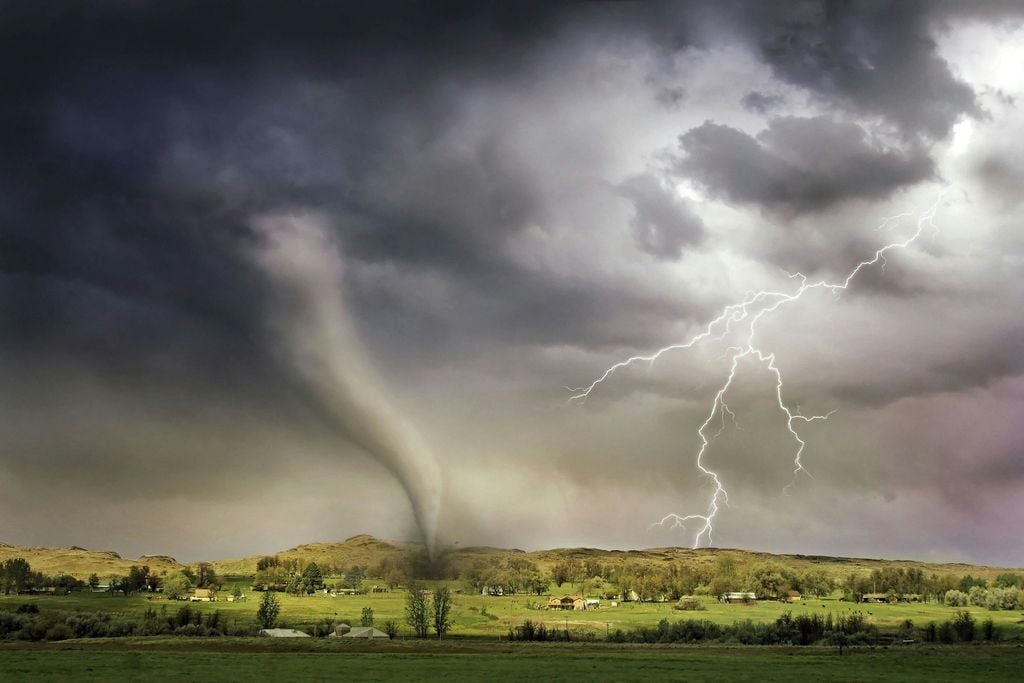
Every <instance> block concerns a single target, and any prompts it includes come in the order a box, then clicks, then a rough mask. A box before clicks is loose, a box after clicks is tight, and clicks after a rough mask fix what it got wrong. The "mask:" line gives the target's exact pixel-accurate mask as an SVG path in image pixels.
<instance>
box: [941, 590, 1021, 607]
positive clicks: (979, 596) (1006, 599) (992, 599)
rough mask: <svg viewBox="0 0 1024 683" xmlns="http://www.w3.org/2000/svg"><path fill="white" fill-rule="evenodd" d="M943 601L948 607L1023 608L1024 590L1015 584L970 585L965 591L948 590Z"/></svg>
mask: <svg viewBox="0 0 1024 683" xmlns="http://www.w3.org/2000/svg"><path fill="white" fill-rule="evenodd" d="M943 602H945V603H946V604H947V605H949V606H950V607H967V606H969V605H970V606H974V607H984V608H985V609H989V610H993V611H995V610H1014V609H1024V590H1021V589H1020V588H1017V587H1016V586H1009V587H1000V586H993V587H992V588H984V587H982V586H977V585H975V586H971V587H970V588H969V589H968V590H967V592H966V593H965V592H963V591H961V590H948V591H946V594H945V595H944V596H943Z"/></svg>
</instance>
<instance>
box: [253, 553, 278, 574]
mask: <svg viewBox="0 0 1024 683" xmlns="http://www.w3.org/2000/svg"><path fill="white" fill-rule="evenodd" d="M280 566H281V558H280V557H278V556H277V555H273V556H271V555H264V556H263V557H261V558H260V559H258V560H257V561H256V571H258V572H259V571H263V570H264V569H270V568H272V567H273V568H276V567H280Z"/></svg>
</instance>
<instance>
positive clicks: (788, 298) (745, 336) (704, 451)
mask: <svg viewBox="0 0 1024 683" xmlns="http://www.w3.org/2000/svg"><path fill="white" fill-rule="evenodd" d="M941 200H942V198H941V196H940V197H939V199H938V200H936V202H935V204H933V205H932V206H931V207H929V208H928V209H927V210H925V211H923V212H921V213H919V214H916V218H915V214H912V213H903V214H899V215H898V216H891V217H889V218H886V219H885V220H883V221H882V223H881V224H880V225H879V229H880V230H881V229H886V228H890V227H891V226H893V225H894V224H896V223H898V222H899V221H903V220H907V219H912V218H914V219H915V229H914V231H913V232H912V233H911V235H910V236H909V237H907V238H906V239H903V240H902V241H897V242H890V243H888V244H886V245H884V246H882V247H880V248H878V249H877V250H876V251H875V252H874V253H873V254H872V255H871V256H870V257H869V258H867V259H865V260H863V261H861V262H860V263H858V264H857V265H856V266H855V267H854V268H853V269H852V270H850V271H849V273H848V274H847V275H846V277H845V278H844V279H842V280H839V281H829V280H813V281H812V280H810V279H809V278H808V277H807V276H805V275H803V274H802V273H793V274H791V275H790V276H789V277H790V279H791V280H794V281H796V282H798V283H799V285H798V286H797V287H796V288H795V289H794V290H793V291H790V292H786V291H771V290H761V291H758V292H749V293H748V294H747V295H746V297H745V298H744V299H743V300H742V301H740V302H738V303H733V304H729V305H728V306H726V307H725V308H723V309H722V311H721V312H720V313H719V314H718V316H717V317H716V318H714V319H713V320H712V321H711V322H709V323H708V324H707V325H706V326H705V327H704V328H703V330H702V331H701V332H700V333H698V334H696V335H695V336H693V337H691V338H690V339H689V340H688V341H685V342H681V343H677V344H671V345H669V346H665V347H663V348H660V349H658V350H657V351H655V352H653V353H650V354H648V355H643V356H632V357H630V358H627V359H625V360H622V361H619V362H618V363H615V364H614V365H612V366H610V367H609V368H608V369H606V370H605V371H604V372H603V373H602V374H601V376H600V377H598V378H597V379H595V380H594V381H593V382H591V383H590V384H589V385H587V386H585V387H578V388H575V389H570V391H572V392H573V394H572V396H570V398H569V400H570V402H583V401H585V400H586V399H587V398H589V397H590V396H591V395H592V394H593V393H594V392H595V391H596V390H597V389H598V387H600V386H601V385H602V384H603V383H605V382H607V381H609V380H610V379H611V377H612V375H614V374H615V373H616V371H618V370H621V369H622V368H625V367H628V366H630V365H634V364H637V363H644V362H646V363H650V364H653V363H654V362H655V361H657V360H658V359H659V358H661V356H663V355H664V354H666V353H668V352H670V351H682V350H685V349H690V348H693V347H695V346H697V345H698V344H702V343H704V342H721V341H723V340H724V339H725V338H726V337H727V336H730V335H735V336H736V337H737V338H739V339H740V342H739V343H738V344H734V345H732V346H729V347H727V348H726V358H727V360H728V368H729V369H728V372H727V374H726V376H725V377H724V378H723V380H722V383H721V384H720V385H719V386H718V389H717V390H716V392H715V394H714V397H713V398H712V400H711V405H710V407H709V409H708V412H707V418H706V419H705V420H704V421H703V422H702V423H701V425H700V427H698V428H697V437H698V438H699V440H700V446H699V447H698V449H697V455H696V464H697V469H698V470H700V472H701V474H703V475H704V476H705V477H706V478H707V479H708V480H709V481H710V483H711V484H712V487H713V490H712V493H711V498H710V500H709V501H708V505H707V507H706V508H705V510H704V512H703V513H691V514H680V513H676V512H671V513H669V514H667V515H665V516H664V517H662V518H661V519H660V520H658V521H657V522H655V523H654V524H653V525H652V526H661V527H664V526H666V525H668V526H669V527H670V528H673V529H676V528H678V529H684V530H685V529H686V528H687V525H688V524H690V525H694V524H695V525H699V529H698V531H697V533H696V535H695V536H694V539H693V547H694V548H697V547H699V546H700V545H701V543H702V542H704V543H707V544H709V545H710V543H711V536H712V532H713V531H714V528H713V522H714V519H715V517H716V515H717V514H718V511H719V509H720V506H721V505H722V504H723V503H726V502H727V501H728V493H727V492H726V489H725V485H724V483H723V481H722V478H721V477H720V476H719V474H718V473H717V472H716V471H715V470H713V469H711V468H709V467H708V465H707V463H706V458H707V455H708V449H709V447H710V445H711V442H712V441H713V439H714V437H715V436H716V435H717V433H715V434H711V435H709V428H710V427H711V425H712V424H713V423H714V422H715V418H716V417H718V418H720V419H721V420H722V421H723V424H724V420H725V417H726V415H729V416H730V417H732V418H733V419H734V420H735V415H734V414H733V411H732V410H731V409H730V407H729V404H728V403H727V402H726V396H727V394H728V393H729V389H730V388H731V387H732V384H733V380H734V379H735V378H736V374H737V372H738V371H739V368H740V362H741V361H744V360H754V361H755V362H756V363H757V364H759V365H760V366H762V367H764V368H766V369H767V370H768V371H769V372H770V373H771V374H772V376H774V378H775V390H774V395H775V400H776V403H777V404H778V407H779V409H780V410H781V412H782V415H783V416H784V419H785V425H786V429H787V430H788V431H789V434H790V435H791V436H792V439H793V443H794V446H793V447H794V453H793V478H792V480H791V481H790V483H789V484H787V485H786V487H785V488H784V489H783V491H784V492H786V491H788V490H789V489H790V488H791V487H792V486H793V485H794V484H795V483H796V481H797V479H798V477H799V476H800V474H801V473H803V474H806V475H807V476H810V473H809V472H808V471H807V469H806V468H805V467H804V464H803V460H802V458H803V454H804V450H805V449H806V447H807V443H806V442H805V441H804V439H803V438H802V437H801V436H800V432H799V430H798V429H797V425H799V424H801V423H805V422H812V421H815V420H827V419H828V418H829V416H830V415H832V412H834V411H832V412H829V413H825V414H821V415H804V414H803V413H801V412H800V411H799V409H798V408H797V409H794V408H791V407H790V405H789V404H788V403H787V402H786V400H785V396H784V394H785V384H784V381H783V375H782V371H781V370H780V369H779V367H778V365H777V364H776V362H775V354H774V353H773V352H770V351H767V350H765V349H763V348H762V347H761V346H760V344H759V342H758V339H757V333H758V326H759V325H760V323H761V322H762V321H763V320H765V319H766V318H767V317H768V316H770V315H771V314H772V313H774V312H775V311H777V310H779V309H780V308H782V307H783V306H786V305H787V304H792V303H794V302H796V301H799V300H800V299H801V298H802V297H803V296H804V294H806V293H807V292H810V291H813V290H829V291H831V292H832V294H833V295H835V297H836V298H838V297H839V295H840V293H841V292H842V291H843V290H846V289H849V288H850V286H851V285H852V284H853V283H854V281H855V279H856V277H857V275H858V274H859V273H860V272H861V271H863V270H864V269H866V268H870V267H872V266H876V265H877V266H880V267H882V268H883V269H884V267H885V263H886V261H885V259H886V254H888V253H889V252H893V251H897V250H902V249H907V248H908V247H909V246H910V245H912V244H913V243H914V242H916V241H917V240H918V238H920V237H921V235H922V234H923V233H924V231H925V229H926V228H929V227H934V218H935V213H936V211H937V210H938V207H939V203H940V202H941ZM719 432H720V430H719Z"/></svg>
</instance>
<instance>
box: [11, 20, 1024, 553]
mask: <svg viewBox="0 0 1024 683" xmlns="http://www.w3.org/2000/svg"><path fill="white" fill-rule="evenodd" d="M372 4H373V7H374V8H376V9H373V10H370V9H365V8H364V7H363V5H365V3H322V2H304V1H297V0H292V1H290V2H281V3H266V2H244V1H242V0H237V1H233V2H216V3H209V2H175V3H167V2H138V1H136V2H113V1H108V2H98V3H97V2H88V3H87V2H47V3H15V2H0V17H2V20H0V61H2V62H3V63H4V64H7V65H8V68H7V69H6V70H5V75H4V78H3V79H0V540H3V541H5V542H9V543H17V544H23V545H70V544H76V545H83V546H88V547H93V548H97V549H114V550H118V551H119V552H122V553H123V554H125V555H126V556H135V555H137V554H140V553H168V554H172V555H175V556H177V557H178V558H179V559H187V560H192V559H202V558H221V557H229V556H238V555H243V554H250V553H257V552H268V551H273V550H279V549H282V548H287V547H290V546H293V545H296V544H299V543H303V542H310V541H316V540H339V539H343V538H345V537H347V536H350V535H353V534H356V533H363V532H366V533H372V534H375V535H378V536H382V537H388V538H399V539H401V538H417V537H420V536H421V535H422V534H424V533H426V534H428V535H430V534H434V533H436V534H437V537H438V538H439V539H440V540H441V541H443V542H447V543H455V542H458V543H459V544H460V545H469V544H491V545H507V546H517V547H522V548H527V549H534V548H542V547H551V546H564V545H574V546H575V545H588V546H601V547H619V548H642V547H650V546H659V545H681V546H689V545H691V544H693V543H694V540H695V532H696V531H697V530H698V529H699V524H698V525H697V526H693V525H690V526H689V527H688V528H687V529H685V530H683V529H670V528H658V527H655V528H651V523H652V522H655V521H657V520H659V519H661V518H662V517H663V516H664V515H666V514H668V513H678V514H680V515H688V514H706V512H707V509H708V504H709V501H710V499H711V496H712V494H713V488H714V487H713V482H712V481H711V480H709V479H708V477H706V476H704V475H702V473H701V472H700V470H699V469H698V468H697V466H696V462H695V456H696V454H697V451H698V448H699V446H700V437H699V434H698V431H697V430H698V428H699V427H700V425H701V423H702V422H704V420H705V419H707V418H708V416H709V414H710V413H709V411H710V410H711V408H712V406H713V405H714V403H713V402H714V396H715V393H716V391H717V390H718V389H719V388H720V387H721V386H722V383H723V382H724V380H725V378H726V377H727V375H728V371H729V361H730V358H731V355H730V354H732V353H734V352H733V351H730V349H729V348H728V347H729V346H730V344H731V343H733V342H735V340H734V339H732V338H723V339H722V340H714V339H709V340H707V341H706V342H702V343H700V344H696V345H694V346H693V347H692V348H690V349H687V350H677V351H672V352H669V353H666V354H664V355H663V356H662V357H661V358H659V360H658V361H657V362H656V363H654V364H648V363H641V364H636V365H634V366H630V367H626V368H623V369H621V370H619V371H617V372H615V373H614V374H612V375H611V376H610V377H609V378H608V379H607V380H606V381H604V382H602V383H601V384H600V385H598V386H597V387H596V388H595V390H594V391H593V392H592V393H591V395H590V396H589V397H588V398H587V400H586V401H585V402H574V403H569V402H568V401H567V399H568V398H569V396H570V392H568V391H567V390H566V388H565V387H580V386H586V385H588V384H589V383H590V382H592V381H593V380H595V379H596V378H598V377H600V376H601V375H602V373H603V372H604V371H605V369H606V368H608V367H609V366H610V365H612V364H614V363H616V362H618V361H620V360H623V359H625V358H628V357H630V356H633V355H637V354H646V353H650V352H652V351H656V350H657V349H659V348H661V347H664V346H666V345H670V344H676V343H683V342H686V341H687V340H689V339H690V338H692V337H693V336H694V335H695V334H698V333H699V332H700V331H701V330H702V329H703V328H704V326H705V325H707V323H708V322H709V321H710V320H712V319H713V318H714V317H715V316H716V315H718V314H719V312H720V311H721V310H722V308H723V307H724V306H727V305H729V304H730V303H734V302H737V301H741V300H743V299H744V297H745V296H747V295H748V294H749V293H750V292H752V291H757V290H761V289H767V290H772V291H782V292H794V291H795V290H796V288H797V287H798V286H799V281H798V280H797V279H793V278H789V277H787V273H793V272H796V271H799V272H801V273H803V274H805V275H806V276H808V277H809V278H810V279H811V280H812V281H813V280H820V279H827V280H830V281H831V280H840V281H841V280H843V279H844V278H845V277H846V276H847V274H848V273H849V272H850V271H851V270H852V269H853V268H854V267H855V266H856V264H857V263H858V262H860V261H861V260H864V259H866V258H870V257H871V255H872V254H873V253H874V251H875V250H876V249H878V248H879V247H881V246H882V245H884V244H886V243H888V242H899V241H902V240H905V239H907V238H908V237H910V236H911V235H912V234H913V232H914V230H915V227H916V223H915V219H914V216H915V215H919V214H920V213H921V212H923V211H925V210H927V209H928V208H929V207H931V206H933V205H935V204H936V202H938V205H937V207H936V211H935V218H934V224H933V225H928V226H926V229H925V230H923V232H922V234H921V235H920V237H919V238H918V239H916V240H915V241H914V242H913V243H911V244H910V245H909V246H907V247H906V248H904V249H899V250H894V251H892V252H890V253H888V254H887V258H886V259H885V264H884V267H883V265H882V264H881V263H879V264H877V265H875V266H872V267H869V268H865V269H863V270H862V271H861V272H859V273H858V274H857V277H856V278H854V279H853V280H852V281H851V284H850V287H849V289H848V290H846V291H844V292H842V293H841V294H840V295H838V296H835V295H833V294H832V293H831V292H826V291H820V290H817V291H810V292H808V293H807V294H806V295H805V296H803V297H802V298H801V299H800V300H799V301H795V302H792V303H789V304H787V305H786V306H784V307H782V308H780V309H779V310H777V311H775V312H773V313H771V314H768V315H766V316H765V317H764V318H763V319H762V321H761V322H759V323H758V325H759V327H758V332H757V339H756V343H757V345H758V348H760V349H761V350H762V351H763V352H764V353H765V354H769V353H774V354H775V356H774V358H775V363H776V365H777V367H778V368H779V370H780V372H781V373H782V377H783V380H784V383H783V387H782V394H781V395H782V398H783V401H784V402H785V405H786V406H787V407H788V408H789V409H791V410H792V411H794V412H796V411H798V410H799V411H802V412H803V413H804V414H808V415H810V414H825V413H829V412H831V411H835V412H834V413H832V414H831V417H830V418H829V419H828V420H827V421H818V422H813V423H808V424H803V423H797V424H796V425H795V426H796V427H797V428H798V429H799V431H800V434H801V435H802V437H803V439H804V440H805V441H806V443H807V447H806V450H805V451H804V453H803V456H802V459H803V463H804V466H805V467H806V470H807V474H801V475H800V476H798V477H797V479H796V481H795V485H794V486H792V487H791V488H789V489H788V490H787V492H786V493H785V494H784V493H783V488H784V487H785V486H786V484H787V483H789V482H790V480H791V478H792V476H793V462H792V461H793V457H794V452H795V446H796V442H795V441H794V439H793V437H792V435H791V434H790V433H789V432H788V431H787V428H786V420H785V415H784V413H783V412H782V411H781V410H780V408H779V406H778V405H777V403H776V398H775V377H774V375H772V373H771V372H770V370H769V369H768V368H767V367H766V365H765V364H764V363H759V362H757V361H756V360H755V359H752V358H749V357H748V358H744V359H741V360H740V361H739V363H738V366H737V373H736V377H735V380H734V382H733V383H732V384H731V385H730V387H729V391H728V394H727V396H726V400H727V402H728V405H729V406H730V407H731V409H732V410H733V411H734V413H735V415H736V422H735V424H734V423H733V422H732V421H731V420H725V421H724V423H723V421H722V419H721V417H722V416H721V413H720V412H719V413H716V415H715V416H714V417H713V420H712V423H711V425H710V428H709V429H707V430H706V433H707V434H708V435H709V436H710V435H715V434H717V436H716V437H715V438H714V440H713V441H712V443H711V444H710V446H709V448H708V450H707V452H706V454H705V456H704V464H705V465H706V466H707V467H709V468H710V469H713V470H714V471H716V472H717V473H718V474H719V476H720V479H721V481H722V483H723V485H724V486H725V488H726V489H727V491H728V496H729V497H728V501H729V505H728V506H727V507H726V506H723V507H722V508H721V509H720V510H719V512H718V514H717V516H716V518H715V520H714V535H713V537H712V542H713V544H714V545H716V546H720V547H742V548H750V549H759V550H768V551H776V552H802V553H818V554H836V555H859V556H872V557H888V558H892V557H910V558H921V559H938V560H970V561H977V562H984V563H991V564H1004V565H1016V566H1021V565H1024V544H1021V543H1020V538H1021V534H1022V532H1024V430H1022V427H1021V424H1022V422H1024V352H1022V349H1024V230H1022V228H1021V220H1022V218H1024V202H1022V199H1024V193H1022V192H1021V186H1022V181H1024V113H1022V109H1021V101H1022V100H1021V98H1024V71H1022V69H1021V64H1024V10H1022V9H1021V6H1020V4H1019V3H1016V2H1009V1H1007V2H961V3H955V2H841V3H840V2H837V3H826V2H790V3H760V2H757V3H754V2H751V3H744V2H719V3H708V2H700V3H673V4H660V3H652V4H630V3H600V4H598V3H593V4H592V3H569V4H564V5H556V4H551V3H536V4H535V3H476V2H467V3H458V2H455V3H441V4H435V3H415V4H413V3H410V4H408V5H406V4H402V3H398V4H395V3H372ZM366 7H369V5H366ZM900 214H912V215H910V216H905V217H904V218H902V219H899V220H895V221H892V222H890V223H888V224H885V225H884V226H883V227H882V229H879V226H880V225H882V222H883V220H884V219H885V218H886V217H889V216H896V215H900ZM723 424H724V428H723ZM719 431H720V433H719ZM706 540H707V539H706V538H705V539H703V540H702V544H706Z"/></svg>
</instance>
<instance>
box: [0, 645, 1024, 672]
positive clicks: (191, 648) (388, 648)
mask: <svg viewBox="0 0 1024 683" xmlns="http://www.w3.org/2000/svg"><path fill="white" fill-rule="evenodd" d="M1022 665H1024V648H1021V647H1006V646H1003V647H983V646H962V647H911V648H905V649H904V648H893V649H859V650H854V651H847V653H846V654H844V655H843V656H841V657H840V656H839V655H838V654H837V653H836V651H835V650H834V649H826V648H789V647H787V648H769V647H724V646H712V647H694V646H688V647H668V646H614V645H608V644H603V643H602V644H593V643H591V644H539V643H503V644H498V643H480V642H476V643H451V642H450V641H449V642H445V643H430V642H422V641H420V642H414V641H405V642H393V643H354V644H348V643H338V642H327V641H323V640H317V641H302V642H294V641H293V642H282V641H268V640H266V639H249V638H220V639H215V640H210V639H205V640H200V639H190V638H170V639H168V638H147V639H134V638H132V639H118V640H116V641H115V640H94V641H64V642H62V643H47V644H28V643H4V644H2V645H0V672H2V678H3V679H4V680H5V681H8V680H9V681H62V680H75V681H109V680H158V681H197V680H201V681H208V682H214V681H237V680H250V681H262V680H303V681H326V680H342V679H346V678H352V679H356V680H360V681H385V680H417V681H440V680H445V681H452V680H458V681H493V680H503V681H525V680H536V679H538V678H541V679H543V680H546V681H576V680H581V679H582V680H589V681H622V680H687V681H705V680H707V681H710V680H730V681H769V682H770V681H794V680H811V681H813V680H828V681H928V682H933V681H952V680H955V681H1010V680H1020V667H1021V666H1022Z"/></svg>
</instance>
